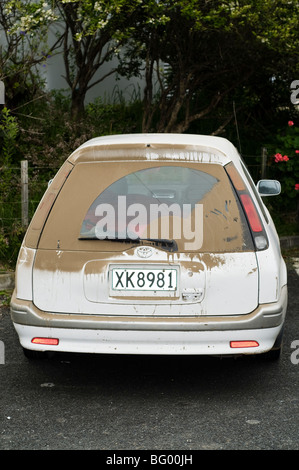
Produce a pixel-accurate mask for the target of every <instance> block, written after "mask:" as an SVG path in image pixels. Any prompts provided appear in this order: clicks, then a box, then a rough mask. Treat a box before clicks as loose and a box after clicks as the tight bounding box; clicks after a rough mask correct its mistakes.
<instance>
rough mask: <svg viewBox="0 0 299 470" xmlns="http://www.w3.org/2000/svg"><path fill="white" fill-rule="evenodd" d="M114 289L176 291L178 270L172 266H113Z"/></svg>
mask: <svg viewBox="0 0 299 470" xmlns="http://www.w3.org/2000/svg"><path fill="white" fill-rule="evenodd" d="M111 273H112V290H114V291H116V290H117V291H119V290H121V291H175V290H176V288H177V270H176V269H172V268H166V269H157V268H153V269H151V268H142V269H138V268H112V269H111Z"/></svg>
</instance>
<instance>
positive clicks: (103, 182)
mask: <svg viewBox="0 0 299 470" xmlns="http://www.w3.org/2000/svg"><path fill="white" fill-rule="evenodd" d="M139 239H150V240H152V241H158V240H173V241H174V242H175V246H176V249H175V250H173V251H176V250H177V251H179V252H190V251H191V252H216V253H219V252H230V251H249V250H252V249H253V248H252V241H251V236H250V233H249V231H248V227H247V223H246V220H245V218H244V215H243V212H242V209H241V208H240V206H239V202H238V198H236V196H235V192H234V190H233V188H232V186H231V183H230V180H229V178H228V177H227V174H226V172H225V170H224V169H223V167H222V166H221V165H218V164H207V163H191V162H186V163H182V162H180V163H179V162H175V163H173V162H171V163H170V162H153V161H151V162H95V163H79V164H77V165H76V166H75V168H74V170H73V171H72V173H71V175H70V176H69V178H68V180H67V182H66V184H65V185H64V187H63V188H62V190H61V192H60V194H59V196H58V198H57V200H56V202H55V204H54V207H53V209H52V211H51V213H50V215H49V217H48V221H47V223H46V226H45V228H44V231H43V234H42V237H41V240H40V248H46V249H60V250H84V251H85V250H91V251H94V250H96V251H109V252H111V251H123V250H124V249H129V248H130V247H131V246H133V245H134V241H135V243H136V241H137V240H138V241H139Z"/></svg>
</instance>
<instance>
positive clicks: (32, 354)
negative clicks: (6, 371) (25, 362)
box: [23, 348, 47, 359]
mask: <svg viewBox="0 0 299 470" xmlns="http://www.w3.org/2000/svg"><path fill="white" fill-rule="evenodd" d="M23 353H24V355H25V357H26V358H27V359H45V358H46V357H47V355H46V353H45V352H44V351H34V350H33V349H25V348H23Z"/></svg>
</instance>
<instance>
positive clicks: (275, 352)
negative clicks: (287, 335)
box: [263, 325, 284, 361]
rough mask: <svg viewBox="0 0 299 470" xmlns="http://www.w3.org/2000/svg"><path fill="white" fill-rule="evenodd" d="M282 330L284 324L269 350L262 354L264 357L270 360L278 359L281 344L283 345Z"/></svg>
mask: <svg viewBox="0 0 299 470" xmlns="http://www.w3.org/2000/svg"><path fill="white" fill-rule="evenodd" d="M283 330H284V325H283V326H282V328H281V330H280V332H279V334H278V336H277V338H276V341H275V343H274V346H273V348H272V349H270V351H268V352H266V353H264V354H263V356H264V357H265V359H268V360H270V361H278V359H279V358H280V356H281V351H282V345H283Z"/></svg>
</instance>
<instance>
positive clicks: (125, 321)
mask: <svg viewBox="0 0 299 470" xmlns="http://www.w3.org/2000/svg"><path fill="white" fill-rule="evenodd" d="M286 309H287V286H284V287H283V288H282V289H281V295H280V298H279V300H278V302H275V303H271V304H263V305H260V306H259V307H258V308H257V309H256V310H255V311H254V312H251V313H250V314H248V315H239V316H225V317H216V316H215V317H207V316H201V317H197V318H195V317H193V318H185V317H184V318H165V317H163V318H161V317H160V318H147V317H122V318H120V317H103V316H102V317H100V316H98V317H96V316H94V315H93V316H91V315H72V314H70V315H65V314H51V313H47V312H42V311H40V310H38V309H37V308H36V307H35V306H34V305H33V304H32V302H30V301H22V300H19V299H16V298H15V295H13V298H12V301H11V317H12V321H13V323H14V326H15V329H16V331H17V333H18V335H19V339H20V343H21V345H22V346H23V347H24V348H26V349H36V350H41V351H42V350H49V349H52V350H55V351H67V352H88V353H108V354H112V353H115V354H204V355H206V354H214V355H219V354H220V355H224V354H236V353H237V354H244V353H245V354H248V353H250V354H253V353H262V352H266V351H268V350H270V349H271V348H272V347H273V345H274V343H275V340H276V338H277V336H278V334H279V332H280V330H281V328H282V325H283V323H284V320H285V315H286ZM33 337H53V338H58V339H59V344H58V345H57V346H47V347H45V346H42V345H33V344H32V343H31V339H32V338H33ZM242 340H255V341H257V342H258V343H259V346H257V347H254V348H253V347H252V348H240V349H238V350H234V349H232V348H231V347H230V341H242Z"/></svg>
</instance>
